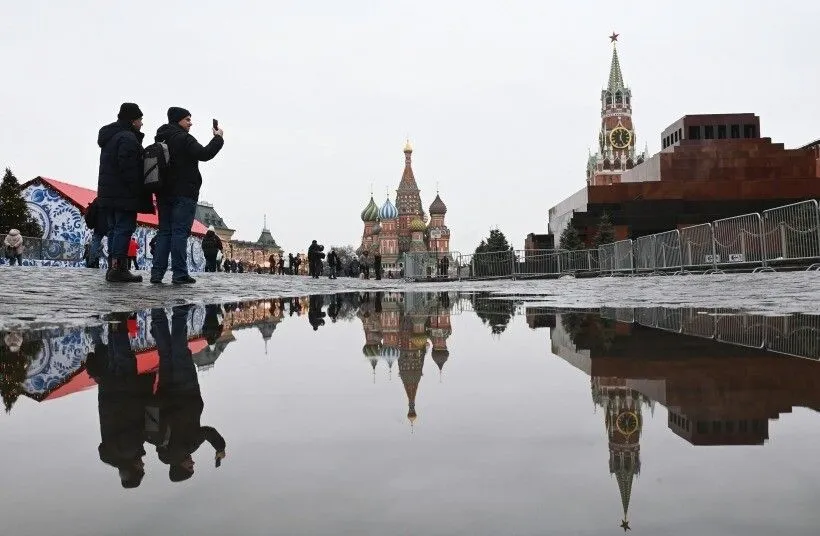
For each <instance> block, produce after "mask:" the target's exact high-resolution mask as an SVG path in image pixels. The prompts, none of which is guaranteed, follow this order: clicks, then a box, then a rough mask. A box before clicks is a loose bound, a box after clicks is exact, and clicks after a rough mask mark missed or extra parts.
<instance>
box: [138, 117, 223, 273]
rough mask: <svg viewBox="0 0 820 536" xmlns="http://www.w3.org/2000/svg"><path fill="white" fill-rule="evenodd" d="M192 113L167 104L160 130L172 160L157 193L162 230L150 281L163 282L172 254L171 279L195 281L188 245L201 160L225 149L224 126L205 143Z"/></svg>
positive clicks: (199, 184)
mask: <svg viewBox="0 0 820 536" xmlns="http://www.w3.org/2000/svg"><path fill="white" fill-rule="evenodd" d="M192 124H193V123H192V122H191V113H190V112H189V111H188V110H186V109H184V108H177V107H171V108H168V124H166V125H162V126H161V127H159V130H157V135H156V137H155V140H156V141H162V142H165V143H167V144H168V152H169V153H170V155H171V162H170V166H169V168H168V180H167V181H166V183H165V185H164V186H163V188H162V190H160V191H159V192H158V193H157V208H158V209H159V231H158V232H157V254H156V256H155V257H154V266H153V268H152V269H151V283H162V278H163V276H164V275H165V272H166V271H167V270H168V255H169V253H170V255H171V272H172V274H171V282H172V283H175V284H186V283H196V280H195V279H194V278H193V277H191V276H190V275H189V274H188V257H187V245H188V237H189V236H191V225H193V223H194V213H195V212H196V203H197V200H198V199H199V189H200V187H201V186H202V175H201V174H200V173H199V163H200V162H207V161H208V160H210V159H211V158H213V157H214V156H216V154H217V153H218V152H219V150H220V149H222V145H223V143H224V140H223V139H222V129H219V128H216V129H213V134H214V137H213V139H211V141H210V142H209V143H208V145H206V146H205V147H203V146H202V145H200V144H199V142H198V141H196V138H194V137H193V136H192V135H191V134H189V131H190V130H191V125H192Z"/></svg>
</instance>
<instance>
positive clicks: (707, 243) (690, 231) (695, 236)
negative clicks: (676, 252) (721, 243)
mask: <svg viewBox="0 0 820 536" xmlns="http://www.w3.org/2000/svg"><path fill="white" fill-rule="evenodd" d="M680 247H681V264H682V268H683V269H684V270H685V269H687V268H706V269H709V268H711V269H714V268H715V266H716V263H717V259H716V255H715V237H714V232H713V230H712V224H711V223H702V224H700V225H692V226H690V227H684V228H683V229H681V230H680Z"/></svg>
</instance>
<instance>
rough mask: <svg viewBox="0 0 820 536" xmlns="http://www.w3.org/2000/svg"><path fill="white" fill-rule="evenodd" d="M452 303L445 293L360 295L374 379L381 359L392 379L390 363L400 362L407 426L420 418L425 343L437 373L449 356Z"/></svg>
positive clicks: (398, 363)
mask: <svg viewBox="0 0 820 536" xmlns="http://www.w3.org/2000/svg"><path fill="white" fill-rule="evenodd" d="M456 299H457V298H456ZM451 303H452V302H451V296H450V294H449V293H447V292H439V293H413V294H404V293H398V292H375V293H365V294H363V295H362V301H361V303H360V305H359V311H358V317H359V319H360V320H361V322H362V326H363V327H364V333H365V344H364V347H363V348H362V353H363V354H364V355H365V357H366V358H367V360H368V361H369V362H370V365H371V367H372V369H373V381H374V382H375V381H376V368H377V366H378V364H379V362H380V361H383V362H384V363H385V364H386V368H387V374H388V378H390V379H392V374H393V365H394V363H396V364H397V365H398V369H399V378H400V379H401V382H402V384H403V385H404V390H405V393H406V394H407V419H408V420H409V422H410V425H411V427H412V426H413V424H414V423H415V422H416V419H417V418H418V413H417V412H416V395H417V393H418V389H419V384H420V382H421V378H422V375H423V369H424V360H425V358H426V356H427V350H428V347H429V346H432V352H431V354H432V355H431V357H432V359H433V362H434V363H435V364H436V366H437V367H438V369H439V375H441V374H442V372H443V369H444V364H445V363H446V362H447V359H448V358H449V356H450V352H449V350H448V349H447V338H448V337H449V336H450V335H451V333H452V327H451V323H450V313H451V309H452V305H451ZM428 342H429V344H428ZM439 377H441V376H439Z"/></svg>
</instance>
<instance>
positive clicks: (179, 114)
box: [168, 106, 191, 123]
mask: <svg viewBox="0 0 820 536" xmlns="http://www.w3.org/2000/svg"><path fill="white" fill-rule="evenodd" d="M190 115H191V112H189V111H188V110H186V109H185V108H179V107H177V106H171V107H170V108H168V123H179V122H180V121H182V120H183V119H185V118H186V117H188V116H190Z"/></svg>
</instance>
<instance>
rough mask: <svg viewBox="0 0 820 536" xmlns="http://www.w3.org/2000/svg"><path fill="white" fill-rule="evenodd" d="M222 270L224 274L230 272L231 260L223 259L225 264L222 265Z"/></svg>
mask: <svg viewBox="0 0 820 536" xmlns="http://www.w3.org/2000/svg"><path fill="white" fill-rule="evenodd" d="M222 269H223V270H224V271H225V273H226V274H228V273H230V272H231V259H225V262H223V263H222Z"/></svg>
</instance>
